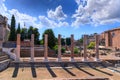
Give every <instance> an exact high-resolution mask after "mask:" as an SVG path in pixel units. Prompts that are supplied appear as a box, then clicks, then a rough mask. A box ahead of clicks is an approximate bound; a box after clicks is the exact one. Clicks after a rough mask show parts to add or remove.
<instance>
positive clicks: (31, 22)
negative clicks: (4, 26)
mask: <svg viewBox="0 0 120 80" xmlns="http://www.w3.org/2000/svg"><path fill="white" fill-rule="evenodd" d="M4 1H5V0H1V1H0V14H2V15H3V16H7V18H8V23H9V24H10V22H11V16H12V15H13V14H14V16H15V19H16V24H18V23H20V24H21V27H24V23H25V24H26V27H29V26H33V27H37V28H43V27H48V28H56V27H65V26H68V25H69V24H68V23H67V22H65V21H61V20H64V19H65V18H66V17H67V15H66V14H64V13H63V11H62V6H58V7H57V8H56V10H55V11H52V10H50V11H48V17H49V18H48V17H45V16H41V15H40V16H39V17H33V16H30V15H28V14H25V13H21V12H20V11H18V10H17V9H11V10H8V9H7V7H6V6H5V5H4ZM52 14H53V17H52ZM37 18H39V19H37ZM57 20H58V21H57Z"/></svg>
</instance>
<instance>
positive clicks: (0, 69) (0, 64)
mask: <svg viewBox="0 0 120 80" xmlns="http://www.w3.org/2000/svg"><path fill="white" fill-rule="evenodd" d="M8 65H9V61H5V62H2V63H0V72H1V71H3V70H5V69H6V68H7V67H8Z"/></svg>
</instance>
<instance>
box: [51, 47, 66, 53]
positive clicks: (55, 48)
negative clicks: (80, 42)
mask: <svg viewBox="0 0 120 80" xmlns="http://www.w3.org/2000/svg"><path fill="white" fill-rule="evenodd" d="M53 49H54V50H55V52H56V54H57V53H58V45H55V46H54V48H53ZM61 53H65V48H64V47H62V48H61Z"/></svg>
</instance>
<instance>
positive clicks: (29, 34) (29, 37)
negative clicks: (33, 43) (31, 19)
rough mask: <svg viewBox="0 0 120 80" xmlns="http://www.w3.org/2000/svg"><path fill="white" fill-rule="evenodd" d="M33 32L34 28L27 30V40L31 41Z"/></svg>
mask: <svg viewBox="0 0 120 80" xmlns="http://www.w3.org/2000/svg"><path fill="white" fill-rule="evenodd" d="M33 32H34V28H33V27H32V26H30V27H29V29H28V39H31V35H32V34H33Z"/></svg>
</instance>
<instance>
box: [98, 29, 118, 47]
mask: <svg viewBox="0 0 120 80" xmlns="http://www.w3.org/2000/svg"><path fill="white" fill-rule="evenodd" d="M100 37H101V41H103V42H104V45H105V47H112V48H117V49H118V48H119V49H120V27H119V28H114V29H111V30H108V31H105V32H103V33H102V34H101V36H100Z"/></svg>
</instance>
